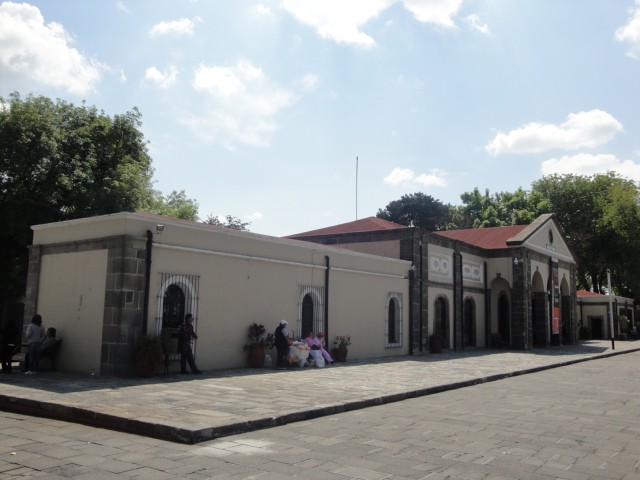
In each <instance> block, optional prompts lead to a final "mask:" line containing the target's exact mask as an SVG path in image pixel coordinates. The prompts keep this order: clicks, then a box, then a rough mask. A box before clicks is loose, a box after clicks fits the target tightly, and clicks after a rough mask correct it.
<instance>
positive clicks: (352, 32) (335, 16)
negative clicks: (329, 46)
mask: <svg viewBox="0 0 640 480" xmlns="http://www.w3.org/2000/svg"><path fill="white" fill-rule="evenodd" d="M394 2H395V0H350V1H348V2H345V1H343V0H283V2H282V8H283V9H284V10H285V11H287V12H289V13H290V14H291V15H293V16H294V17H295V18H296V19H297V20H298V21H299V22H300V23H303V24H305V25H308V26H310V27H312V28H313V29H314V30H315V31H316V32H317V33H318V35H320V36H321V37H322V38H328V39H331V40H334V41H335V42H337V43H353V44H356V45H360V46H362V47H373V46H374V45H375V40H374V39H373V38H371V37H370V36H369V35H367V34H366V33H364V32H362V31H361V27H362V26H363V25H365V24H366V23H367V22H368V21H369V20H371V19H373V18H375V17H376V16H378V14H379V13H380V12H382V11H383V10H385V9H386V8H388V7H389V6H390V5H392V4H393V3H394Z"/></svg>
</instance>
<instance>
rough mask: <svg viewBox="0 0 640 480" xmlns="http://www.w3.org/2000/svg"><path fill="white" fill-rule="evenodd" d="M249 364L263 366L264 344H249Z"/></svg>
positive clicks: (253, 366)
mask: <svg viewBox="0 0 640 480" xmlns="http://www.w3.org/2000/svg"><path fill="white" fill-rule="evenodd" d="M249 366H250V367H251V368H262V367H264V345H251V346H250V347H249Z"/></svg>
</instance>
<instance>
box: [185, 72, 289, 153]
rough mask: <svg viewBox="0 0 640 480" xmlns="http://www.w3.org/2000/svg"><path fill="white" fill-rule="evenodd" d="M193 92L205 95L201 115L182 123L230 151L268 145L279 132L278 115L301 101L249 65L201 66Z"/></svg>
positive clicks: (196, 73)
mask: <svg viewBox="0 0 640 480" xmlns="http://www.w3.org/2000/svg"><path fill="white" fill-rule="evenodd" d="M193 88H194V90H195V91H196V92H198V93H200V94H202V100H203V102H202V104H201V105H200V107H199V108H200V112H197V111H196V112H195V113H194V112H189V113H187V114H185V115H184V117H183V118H182V120H181V121H182V123H183V124H185V125H187V126H188V127H189V128H191V129H192V130H193V132H194V133H195V134H196V135H198V136H199V137H201V138H202V139H204V140H207V141H219V142H221V143H223V144H224V145H226V146H227V147H228V148H233V145H234V144H237V143H244V144H248V145H254V146H266V145H268V144H269V140H270V137H271V135H273V134H274V133H275V132H276V131H277V130H278V124H277V122H276V118H277V116H278V114H279V113H280V112H281V111H282V110H283V109H284V108H286V107H288V106H290V105H292V104H293V103H294V101H295V100H296V99H297V97H296V95H295V94H294V93H293V92H291V91H289V90H286V89H284V88H281V87H279V86H277V85H275V84H273V83H272V82H271V81H270V80H269V79H268V78H267V77H266V75H265V74H264V72H263V71H262V70H261V69H260V68H258V67H255V66H254V65H252V64H251V63H250V62H248V61H240V62H238V63H237V64H236V65H234V66H232V67H221V66H207V65H200V66H199V67H197V68H196V69H195V71H194V79H193Z"/></svg>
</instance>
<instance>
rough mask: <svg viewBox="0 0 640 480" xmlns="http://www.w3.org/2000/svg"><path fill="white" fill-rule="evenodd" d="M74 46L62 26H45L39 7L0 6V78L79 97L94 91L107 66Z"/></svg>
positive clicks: (20, 5) (52, 23)
mask: <svg viewBox="0 0 640 480" xmlns="http://www.w3.org/2000/svg"><path fill="white" fill-rule="evenodd" d="M72 44H73V38H72V37H71V35H69V34H68V33H67V32H66V31H65V29H64V27H63V26H62V25H60V24H59V23H55V22H51V23H48V24H45V22H44V17H43V16H42V14H41V13H40V10H39V9H38V7H34V6H32V5H29V4H27V3H13V2H4V3H2V4H0V77H9V76H13V77H15V78H22V79H24V80H25V81H26V82H35V83H38V84H41V85H48V86H51V87H55V88H61V89H63V90H66V91H67V92H69V93H72V94H77V95H83V94H86V93H88V92H91V91H93V90H95V85H96V83H97V82H98V81H99V80H100V70H101V69H103V68H104V67H103V66H102V65H100V64H99V63H98V62H97V61H95V60H92V59H89V58H87V57H86V56H84V55H83V54H81V53H80V52H79V51H78V50H76V49H75V48H73V47H72V46H71V45H72Z"/></svg>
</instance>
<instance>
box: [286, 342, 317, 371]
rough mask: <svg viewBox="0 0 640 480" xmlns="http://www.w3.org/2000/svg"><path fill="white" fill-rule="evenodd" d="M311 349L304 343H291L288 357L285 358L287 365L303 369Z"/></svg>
mask: <svg viewBox="0 0 640 480" xmlns="http://www.w3.org/2000/svg"><path fill="white" fill-rule="evenodd" d="M310 351H311V349H310V348H309V346H308V345H307V344H306V343H304V342H297V341H296V342H293V343H292V344H291V346H290V347H289V355H288V356H287V362H289V365H295V364H298V365H299V366H300V367H304V365H305V364H306V363H307V358H308V357H309V352H310Z"/></svg>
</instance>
